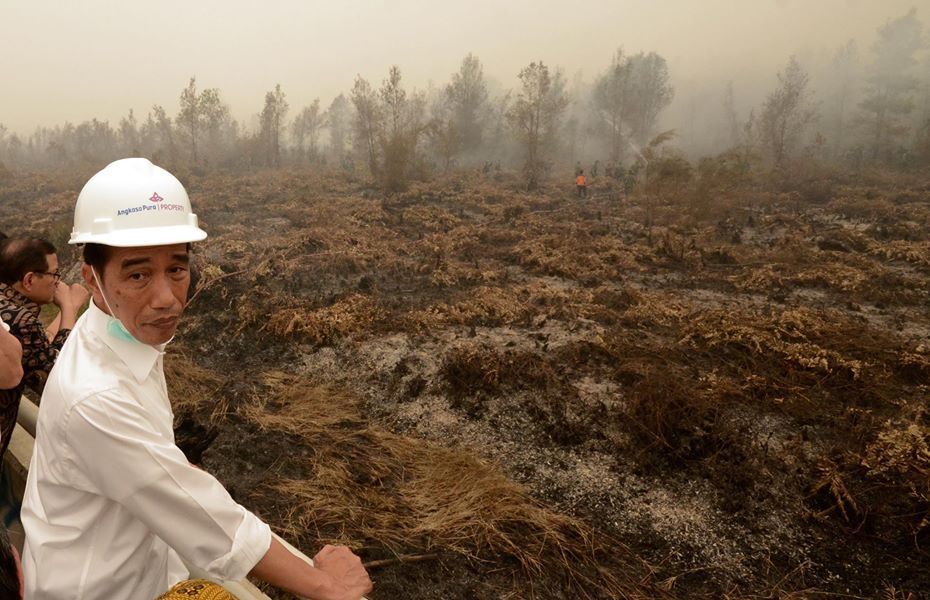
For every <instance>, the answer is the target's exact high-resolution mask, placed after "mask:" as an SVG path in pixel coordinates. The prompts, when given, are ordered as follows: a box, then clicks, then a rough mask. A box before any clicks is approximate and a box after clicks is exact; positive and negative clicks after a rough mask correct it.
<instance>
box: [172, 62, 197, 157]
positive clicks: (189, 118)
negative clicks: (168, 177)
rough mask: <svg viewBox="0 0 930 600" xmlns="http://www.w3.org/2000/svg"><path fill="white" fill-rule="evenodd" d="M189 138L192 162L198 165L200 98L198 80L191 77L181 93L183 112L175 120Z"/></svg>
mask: <svg viewBox="0 0 930 600" xmlns="http://www.w3.org/2000/svg"><path fill="white" fill-rule="evenodd" d="M175 120H176V121H177V123H178V126H179V127H180V128H181V130H182V131H183V132H184V135H186V136H187V139H188V143H189V144H190V151H191V154H190V159H191V162H192V163H194V164H197V136H198V134H199V133H200V121H201V116H200V96H199V95H198V94H197V79H196V78H195V77H191V79H190V81H189V82H188V84H187V87H186V88H184V89H183V90H182V91H181V110H180V112H179V113H178V116H177V118H176V119H175Z"/></svg>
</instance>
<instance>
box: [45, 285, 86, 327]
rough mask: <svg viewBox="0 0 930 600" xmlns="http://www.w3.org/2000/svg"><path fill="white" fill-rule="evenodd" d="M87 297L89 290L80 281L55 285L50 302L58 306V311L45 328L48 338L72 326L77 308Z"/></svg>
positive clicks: (82, 304)
mask: <svg viewBox="0 0 930 600" xmlns="http://www.w3.org/2000/svg"><path fill="white" fill-rule="evenodd" d="M88 298H90V292H89V291H87V288H86V287H84V286H83V285H81V284H80V283H72V284H71V285H68V284H67V283H59V284H58V285H56V286H55V295H54V296H53V297H52V302H54V303H55V305H56V306H58V309H59V311H60V313H59V315H58V316H57V317H55V320H54V321H53V322H52V323H51V324H50V325H49V326H48V327H46V328H45V331H46V333H48V339H49V340H54V339H55V335H56V334H57V333H58V331H59V330H61V329H71V328H73V327H74V323H75V321H77V313H78V310H80V308H81V307H82V306H84V303H85V302H87V299H88Z"/></svg>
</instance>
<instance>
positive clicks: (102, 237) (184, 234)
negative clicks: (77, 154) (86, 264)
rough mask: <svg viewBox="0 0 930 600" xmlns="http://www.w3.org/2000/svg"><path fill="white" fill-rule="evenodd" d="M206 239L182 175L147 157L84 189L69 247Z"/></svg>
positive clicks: (123, 163)
mask: <svg viewBox="0 0 930 600" xmlns="http://www.w3.org/2000/svg"><path fill="white" fill-rule="evenodd" d="M206 237H207V232H206V231H204V230H203V229H200V227H198V224H197V215H195V214H194V213H192V212H191V201H190V199H189V198H188V197H187V192H186V191H185V190H184V186H183V185H181V182H180V181H178V179H177V177H175V176H174V175H172V174H171V173H169V172H168V171H166V170H164V169H162V168H161V167H157V166H155V165H153V164H152V163H151V162H149V161H148V159H145V158H124V159H122V160H118V161H116V162H112V163H110V164H109V165H107V166H106V167H104V169H103V170H102V171H100V172H99V173H97V174H96V175H94V176H93V177H91V178H90V180H89V181H88V182H87V183H86V184H85V185H84V189H82V190H81V193H80V195H79V196H78V199H77V204H76V205H75V207H74V229H73V230H72V231H71V239H70V240H69V241H68V243H69V244H90V243H93V244H104V245H107V246H117V247H135V246H165V245H168V244H183V243H185V242H199V241H200V240H202V239H204V238H206Z"/></svg>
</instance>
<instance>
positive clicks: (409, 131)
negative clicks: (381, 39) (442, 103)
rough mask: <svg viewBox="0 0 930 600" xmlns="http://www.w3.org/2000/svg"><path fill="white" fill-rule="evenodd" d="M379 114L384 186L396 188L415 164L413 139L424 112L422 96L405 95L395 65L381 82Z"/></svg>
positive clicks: (403, 183)
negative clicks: (382, 119)
mask: <svg viewBox="0 0 930 600" xmlns="http://www.w3.org/2000/svg"><path fill="white" fill-rule="evenodd" d="M379 95H380V97H381V114H382V115H384V127H383V128H382V129H381V136H380V137H379V143H380V146H381V156H382V159H383V162H384V164H383V167H384V168H383V170H382V171H381V175H382V179H383V184H384V187H385V189H387V190H389V191H399V190H402V189H404V188H405V187H406V185H407V180H408V179H409V178H410V177H411V170H412V168H413V166H414V164H415V159H416V150H417V142H418V141H419V139H420V135H421V134H423V132H424V131H425V130H426V126H425V123H424V114H425V108H426V99H425V97H424V96H423V94H417V93H414V94H413V95H412V96H410V97H408V96H407V92H406V91H405V90H404V89H403V87H402V86H401V72H400V68H399V67H397V66H396V65H394V66H392V67H391V69H390V71H389V72H388V77H387V79H385V80H384V81H383V82H382V84H381V89H380V91H379Z"/></svg>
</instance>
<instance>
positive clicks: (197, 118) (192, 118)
mask: <svg viewBox="0 0 930 600" xmlns="http://www.w3.org/2000/svg"><path fill="white" fill-rule="evenodd" d="M175 122H176V124H177V126H178V128H179V129H180V132H181V134H182V136H183V137H185V138H187V139H186V142H187V144H188V146H189V148H190V161H191V163H192V164H195V165H196V164H198V163H200V162H202V161H203V159H204V158H205V156H210V157H213V158H215V157H216V156H217V155H218V154H219V152H220V148H221V146H222V137H223V131H224V129H225V128H226V127H228V125H229V122H230V116H229V107H228V106H226V104H225V103H224V102H223V100H222V98H221V97H220V91H219V90H218V89H217V88H209V89H206V90H203V91H202V92H200V93H198V92H197V79H196V78H194V77H191V79H190V82H188V84H187V87H186V88H184V90H182V91H181V110H180V112H178V116H177V118H176V119H175ZM204 137H205V138H206V145H207V148H208V151H207V152H206V154H205V153H204V152H203V151H202V149H201V151H199V152H198V148H200V145H201V144H202V143H203V138H204Z"/></svg>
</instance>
